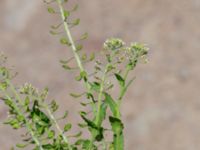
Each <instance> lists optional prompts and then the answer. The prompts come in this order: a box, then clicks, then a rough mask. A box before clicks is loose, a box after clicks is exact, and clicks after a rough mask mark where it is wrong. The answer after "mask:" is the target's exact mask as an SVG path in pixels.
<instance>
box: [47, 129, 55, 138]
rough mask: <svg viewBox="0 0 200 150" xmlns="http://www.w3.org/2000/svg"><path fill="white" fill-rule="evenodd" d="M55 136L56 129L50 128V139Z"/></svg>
mask: <svg viewBox="0 0 200 150" xmlns="http://www.w3.org/2000/svg"><path fill="white" fill-rule="evenodd" d="M54 136H55V131H54V130H50V131H49V132H48V138H49V139H52V138H53V137H54Z"/></svg>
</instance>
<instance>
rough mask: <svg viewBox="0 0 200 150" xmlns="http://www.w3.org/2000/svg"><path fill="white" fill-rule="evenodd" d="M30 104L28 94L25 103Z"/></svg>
mask: <svg viewBox="0 0 200 150" xmlns="http://www.w3.org/2000/svg"><path fill="white" fill-rule="evenodd" d="M29 104H30V99H29V97H28V96H26V98H25V102H24V105H25V106H27V105H29Z"/></svg>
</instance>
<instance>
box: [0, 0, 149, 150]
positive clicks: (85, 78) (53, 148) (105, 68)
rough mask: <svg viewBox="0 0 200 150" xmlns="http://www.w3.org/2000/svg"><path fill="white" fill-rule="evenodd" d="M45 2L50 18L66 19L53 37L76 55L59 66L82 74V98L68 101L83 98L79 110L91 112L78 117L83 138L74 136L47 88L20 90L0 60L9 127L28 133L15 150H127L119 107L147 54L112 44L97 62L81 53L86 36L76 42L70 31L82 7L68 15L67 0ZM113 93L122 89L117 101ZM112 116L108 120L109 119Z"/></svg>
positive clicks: (53, 29) (144, 50) (0, 84)
mask: <svg viewBox="0 0 200 150" xmlns="http://www.w3.org/2000/svg"><path fill="white" fill-rule="evenodd" d="M44 2H45V3H46V4H47V10H48V12H49V13H50V14H60V16H61V19H62V20H61V22H60V23H57V25H52V26H51V31H50V33H51V34H52V35H57V36H58V35H59V34H60V33H65V36H64V37H63V36H62V37H60V38H59V39H60V43H61V44H63V45H64V46H67V47H68V48H69V49H71V50H72V53H73V57H71V58H69V59H66V60H61V61H60V63H61V65H62V67H63V68H64V69H65V70H67V71H69V70H70V71H73V72H71V73H76V74H78V75H77V76H76V77H75V80H76V81H78V82H80V83H82V84H83V85H84V89H83V92H82V93H80V92H75V93H70V95H71V96H72V97H73V98H79V99H78V100H80V104H81V106H82V107H83V108H85V107H86V108H85V109H84V110H87V109H91V111H90V112H86V111H80V112H79V114H80V117H81V118H82V122H81V123H79V124H78V126H79V127H80V132H78V133H76V134H72V135H70V134H69V133H70V132H71V129H72V124H71V123H70V122H68V121H67V122H66V124H65V125H64V127H62V128H61V127H60V125H59V120H66V117H67V116H68V112H67V111H66V112H65V113H64V115H63V116H60V117H59V116H56V115H55V112H57V111H58V109H59V105H58V104H57V102H56V100H52V101H51V102H50V103H49V101H48V100H47V95H48V89H47V88H45V89H44V90H42V91H39V90H38V89H36V88H35V87H33V86H32V85H31V84H28V83H26V84H24V85H23V86H21V87H18V86H15V85H13V83H12V80H13V78H14V77H15V75H13V73H12V71H11V69H9V67H7V66H6V64H5V62H6V57H5V56H4V55H1V58H0V60H1V62H0V93H1V99H2V100H3V101H4V103H5V105H6V106H7V107H8V109H9V115H8V119H7V120H6V121H5V124H8V125H10V126H11V127H12V128H13V129H20V128H25V129H26V130H27V133H26V134H25V135H23V137H22V138H23V143H20V144H17V145H16V147H18V148H21V149H28V147H29V145H31V147H32V148H33V150H98V149H100V150H101V149H103V150H123V149H124V134H123V129H124V125H123V122H122V120H121V111H120V106H121V102H122V100H123V96H124V95H125V93H126V91H127V89H128V87H129V86H130V85H131V83H132V82H133V80H134V78H132V79H129V77H128V75H129V73H130V71H132V70H134V68H135V67H136V65H137V63H138V62H139V60H142V59H143V60H144V59H146V55H147V53H148V48H147V47H145V45H143V44H140V43H131V44H130V46H128V45H126V44H125V42H124V41H122V40H121V39H119V38H110V39H108V40H106V41H105V43H104V44H103V49H102V50H101V54H102V55H101V56H99V58H98V60H97V59H96V58H95V54H94V53H91V54H89V55H88V54H86V53H84V52H83V46H82V43H81V41H82V40H85V39H87V37H88V34H87V33H84V34H82V35H80V38H78V39H77V40H74V39H73V36H72V34H71V31H70V29H71V28H73V27H75V26H77V25H79V23H80V19H73V18H72V19H71V14H73V13H74V12H75V11H77V9H78V5H75V6H73V7H72V9H71V10H70V9H69V10H66V9H65V8H64V4H67V2H68V0H49V1H47V0H44ZM52 3H56V4H57V6H58V10H59V11H57V9H55V8H53V7H52ZM71 20H72V21H71ZM62 26H63V29H61V27H62ZM58 30H59V31H58ZM61 30H63V31H61ZM71 61H74V62H75V63H71ZM86 63H91V65H93V71H92V73H89V71H88V70H86V69H85V64H86ZM71 64H76V66H71ZM113 79H115V80H116V81H117V82H114V81H113ZM116 83H117V84H116ZM114 87H119V92H118V93H117V94H118V95H117V96H116V95H112V94H111V93H110V92H109V90H110V89H112V88H114ZM109 111H110V112H111V114H110V116H108V112H109ZM106 122H109V123H110V129H108V128H109V127H105V123H106ZM108 131H111V132H108ZM82 132H84V133H85V132H89V133H90V136H89V137H85V136H84V135H83V134H82ZM107 134H112V135H113V139H112V140H111V141H109V140H108V138H107V136H106V135H107ZM71 138H72V140H71Z"/></svg>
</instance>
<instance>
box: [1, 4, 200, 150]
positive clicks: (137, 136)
mask: <svg viewBox="0 0 200 150" xmlns="http://www.w3.org/2000/svg"><path fill="white" fill-rule="evenodd" d="M78 3H79V4H80V7H79V10H78V12H77V13H76V16H79V17H80V18H81V24H80V26H78V27H76V29H73V30H72V31H73V34H75V35H80V34H82V33H84V32H86V31H87V32H88V33H89V39H88V40H87V41H86V42H85V50H87V51H98V50H99V49H101V47H102V43H103V42H104V40H105V39H106V38H108V37H120V38H123V39H124V40H125V41H126V42H127V43H129V42H131V41H134V42H135V41H137V42H142V43H146V44H147V45H148V47H150V54H149V63H148V64H147V65H139V66H138V67H137V69H136V70H135V72H134V73H133V75H136V76H137V79H136V81H135V82H134V84H133V85H132V86H131V88H130V89H129V91H128V93H127V95H126V97H125V100H124V102H123V106H122V112H123V120H124V121H125V134H126V136H125V137H126V150H199V149H200V92H199V89H200V75H199V73H200V28H199V27H200V0H173V1H172V0H84V1H81V0H78ZM58 21H59V19H58V17H55V16H52V15H49V14H48V13H47V11H46V5H45V4H44V3H43V2H42V1H41V0H31V1H30V0H29V1H27V0H0V51H4V53H5V54H6V55H7V56H8V57H9V64H11V65H14V67H15V70H17V71H18V72H19V75H18V77H17V78H16V80H15V82H16V83H18V84H22V83H24V82H27V81H29V82H30V83H32V84H33V85H34V86H36V87H39V88H44V87H46V86H48V87H49V89H50V93H51V94H50V97H53V98H55V99H57V101H58V102H59V104H62V105H61V110H66V109H67V110H69V111H70V110H71V113H70V116H69V119H70V120H72V121H76V120H77V109H78V107H79V106H78V102H74V101H72V100H71V99H72V98H71V97H69V96H68V93H70V92H73V91H77V90H78V89H79V88H81V87H80V86H79V84H78V83H77V82H75V81H73V78H74V76H75V74H70V73H68V72H66V71H64V70H63V69H62V68H61V67H60V64H59V60H60V59H64V58H68V57H69V56H71V53H70V50H68V49H66V48H65V47H62V46H61V45H60V44H59V40H58V38H57V37H53V36H51V35H50V34H49V26H50V25H52V24H55V23H56V22H58ZM74 30H76V31H75V32H74ZM6 115H7V109H6V108H5V107H4V105H3V103H2V102H0V121H1V122H2V121H3V120H5V119H6ZM17 134H18V133H16V132H15V131H13V130H12V129H11V128H10V127H7V126H4V125H2V123H0V145H1V148H0V149H2V150H8V149H9V148H10V147H11V145H14V143H16V142H17V141H19V139H20V138H19V135H20V134H18V135H17Z"/></svg>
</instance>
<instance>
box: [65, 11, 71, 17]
mask: <svg viewBox="0 0 200 150" xmlns="http://www.w3.org/2000/svg"><path fill="white" fill-rule="evenodd" d="M69 15H70V12H69V11H67V10H64V17H65V18H67V17H69Z"/></svg>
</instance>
